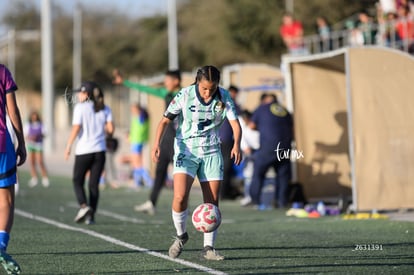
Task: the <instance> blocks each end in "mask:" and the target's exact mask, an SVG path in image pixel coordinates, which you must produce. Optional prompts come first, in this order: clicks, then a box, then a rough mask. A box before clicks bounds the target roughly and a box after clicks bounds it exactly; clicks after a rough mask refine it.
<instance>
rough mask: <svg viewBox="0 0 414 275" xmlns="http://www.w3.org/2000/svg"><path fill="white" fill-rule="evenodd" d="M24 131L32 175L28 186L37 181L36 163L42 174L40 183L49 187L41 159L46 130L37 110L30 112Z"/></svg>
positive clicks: (32, 185) (33, 185)
mask: <svg viewBox="0 0 414 275" xmlns="http://www.w3.org/2000/svg"><path fill="white" fill-rule="evenodd" d="M24 132H25V133H26V141H27V151H28V152H29V159H30V174H31V176H32V177H31V179H30V180H29V187H35V186H36V185H37V184H38V183H39V180H38V177H37V167H36V166H37V165H38V166H39V168H40V172H41V174H42V185H43V186H44V187H49V177H48V175H47V170H46V166H45V163H44V160H43V137H44V135H45V132H46V131H45V127H44V125H43V123H42V120H41V119H40V115H39V113H38V112H36V111H33V112H31V114H30V116H29V121H28V123H27V124H26V125H25V129H24Z"/></svg>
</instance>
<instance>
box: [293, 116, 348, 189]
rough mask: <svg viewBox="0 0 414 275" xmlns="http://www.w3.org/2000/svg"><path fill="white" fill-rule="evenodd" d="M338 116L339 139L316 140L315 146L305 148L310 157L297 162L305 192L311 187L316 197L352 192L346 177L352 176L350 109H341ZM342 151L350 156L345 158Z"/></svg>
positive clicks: (346, 155)
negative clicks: (350, 164)
mask: <svg viewBox="0 0 414 275" xmlns="http://www.w3.org/2000/svg"><path fill="white" fill-rule="evenodd" d="M334 119H335V122H336V124H337V126H338V127H337V129H336V130H335V133H338V134H339V135H338V136H337V139H336V141H335V142H332V143H326V142H322V141H320V140H315V141H314V146H313V147H309V148H308V149H307V150H306V151H305V152H304V154H305V156H306V155H309V156H310V158H309V160H307V161H305V160H299V161H297V162H296V167H297V173H298V176H299V180H300V181H303V183H304V186H305V193H306V191H307V190H308V191H309V193H313V196H316V197H326V196H348V195H350V194H351V188H350V187H348V186H347V183H346V182H347V180H346V179H347V178H348V179H350V169H349V144H348V140H349V138H348V120H347V119H348V118H347V113H346V112H343V111H341V112H337V113H335V115H334ZM338 129H339V131H338ZM333 135H335V134H333ZM334 138H335V136H334ZM299 149H300V148H299ZM341 155H343V156H345V157H346V159H347V160H346V161H345V162H344V160H343V158H342V157H341ZM339 161H341V162H339ZM347 167H348V168H347ZM344 174H346V175H344ZM344 176H345V177H344Z"/></svg>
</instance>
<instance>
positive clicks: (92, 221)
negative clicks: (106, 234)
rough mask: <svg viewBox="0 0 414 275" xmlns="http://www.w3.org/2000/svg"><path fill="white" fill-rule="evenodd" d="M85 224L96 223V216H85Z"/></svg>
mask: <svg viewBox="0 0 414 275" xmlns="http://www.w3.org/2000/svg"><path fill="white" fill-rule="evenodd" d="M85 224H87V225H93V224H95V218H94V217H93V216H92V215H87V216H86V218H85Z"/></svg>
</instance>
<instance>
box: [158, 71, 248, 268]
mask: <svg viewBox="0 0 414 275" xmlns="http://www.w3.org/2000/svg"><path fill="white" fill-rule="evenodd" d="M219 82H220V71H219V70H218V69H217V68H215V67H213V66H205V67H202V68H201V69H199V70H198V71H197V76H196V81H195V83H194V84H193V85H191V86H189V87H187V88H184V89H182V90H181V91H180V92H179V93H178V94H177V95H176V96H175V98H174V99H173V100H172V101H171V103H170V105H169V106H168V108H167V110H166V111H165V113H164V117H163V118H162V119H161V121H160V123H159V125H158V128H157V132H156V137H155V144H154V147H153V149H152V152H151V154H152V159H153V160H154V161H158V160H159V156H160V153H161V152H160V141H161V137H162V135H163V134H164V131H165V129H166V128H167V126H168V124H169V123H171V122H172V121H173V120H174V119H178V121H177V122H178V129H177V133H176V138H175V143H174V172H173V174H174V197H173V202H172V218H173V221H174V226H175V229H176V231H177V237H176V239H175V240H174V243H173V244H172V245H171V247H170V249H169V256H170V257H172V258H176V257H178V256H179V255H180V254H181V252H182V250H183V247H184V244H185V243H186V242H187V241H188V234H187V230H186V221H187V217H188V209H187V207H188V197H189V193H190V189H191V185H192V184H193V181H194V178H195V176H198V179H199V180H200V183H201V188H202V191H203V199H204V202H206V203H213V204H215V205H217V206H218V198H219V190H220V183H221V181H222V180H223V156H222V154H221V150H220V138H219V133H218V131H219V127H220V125H221V124H222V122H223V120H224V119H225V118H226V117H227V119H228V120H229V122H230V125H231V128H232V130H233V135H234V145H233V149H232V150H231V158H232V159H233V160H234V163H235V164H237V165H238V164H239V163H240V161H241V153H240V138H241V128H240V124H239V121H238V119H237V114H236V110H235V106H234V102H233V101H232V99H231V98H230V95H229V93H228V91H226V90H224V89H222V88H220V87H219V86H218V85H219ZM216 235H217V230H216V231H214V232H211V233H204V249H203V251H202V257H203V258H205V259H206V260H223V259H224V257H223V256H221V255H219V254H218V253H217V252H216V250H215V249H214V241H215V238H216Z"/></svg>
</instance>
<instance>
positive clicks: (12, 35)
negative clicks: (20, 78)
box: [7, 30, 16, 80]
mask: <svg viewBox="0 0 414 275" xmlns="http://www.w3.org/2000/svg"><path fill="white" fill-rule="evenodd" d="M8 48H9V50H8V55H7V57H8V60H7V67H8V68H9V70H10V72H11V74H12V75H13V77H14V80H16V31H15V30H10V31H9V32H8Z"/></svg>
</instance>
